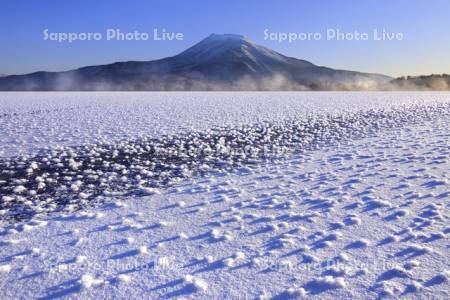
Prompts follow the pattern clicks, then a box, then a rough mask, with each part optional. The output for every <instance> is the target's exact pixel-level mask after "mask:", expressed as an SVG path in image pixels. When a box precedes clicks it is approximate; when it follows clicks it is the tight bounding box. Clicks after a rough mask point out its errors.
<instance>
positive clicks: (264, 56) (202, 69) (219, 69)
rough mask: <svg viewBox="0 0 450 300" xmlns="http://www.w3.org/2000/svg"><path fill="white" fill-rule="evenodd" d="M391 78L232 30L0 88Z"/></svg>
mask: <svg viewBox="0 0 450 300" xmlns="http://www.w3.org/2000/svg"><path fill="white" fill-rule="evenodd" d="M389 80H391V78H390V77H388V76H384V75H378V74H367V73H360V72H353V71H344V70H335V69H331V68H327V67H321V66H317V65H315V64H312V63H310V62H308V61H306V60H301V59H296V58H292V57H287V56H284V55H282V54H280V53H278V52H275V51H273V50H270V49H268V48H265V47H263V46H259V45H256V44H255V43H253V42H252V41H251V40H249V39H248V38H246V37H244V36H241V35H234V34H223V35H218V34H212V35H210V36H209V37H207V38H205V39H204V40H202V41H200V42H199V43H197V44H196V45H194V46H192V47H191V48H189V49H187V50H185V51H184V52H182V53H180V54H178V55H175V56H173V57H167V58H164V59H159V60H154V61H128V62H117V63H113V64H108V65H99V66H89V67H83V68H79V69H76V70H71V71H66V72H36V73H31V74H26V75H12V76H7V77H4V78H0V90H4V91H5V90H27V91H29V90H305V89H314V90H334V89H341V90H353V89H372V88H376V87H377V86H379V85H380V84H384V83H386V82H388V81H389Z"/></svg>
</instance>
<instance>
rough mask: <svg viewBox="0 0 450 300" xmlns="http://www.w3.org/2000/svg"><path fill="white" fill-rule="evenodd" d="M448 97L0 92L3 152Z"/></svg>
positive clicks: (33, 150)
mask: <svg viewBox="0 0 450 300" xmlns="http://www.w3.org/2000/svg"><path fill="white" fill-rule="evenodd" d="M448 99H449V93H439V92H435V93H424V92H398V93H397V92H396V93H394V92H233V93H228V92H189V93H183V92H137V93H118V92H113V93H110V92H98V93H93V92H73V93H71V92H64V93H60V92H34V93H33V92H27V93H20V92H17V93H15V92H0V128H1V130H0V140H1V141H2V142H1V144H0V156H11V155H17V154H22V153H28V154H30V153H36V152H37V151H39V150H41V149H43V148H52V147H56V146H61V145H80V144H86V143H87V144H89V143H98V142H101V141H106V142H109V141H119V140H128V139H134V138H137V137H142V136H151V137H155V136H161V135H163V134H173V133H180V132H183V131H191V130H194V129H200V130H204V129H207V128H211V127H218V126H231V127H236V126H238V125H240V124H250V123H256V122H261V121H279V120H283V119H288V118H302V117H304V116H307V115H311V114H314V115H317V114H339V113H342V112H355V111H358V110H369V109H379V108H386V107H387V108H389V107H396V106H401V105H405V104H408V105H411V104H414V103H415V104H421V103H430V102H435V101H448Z"/></svg>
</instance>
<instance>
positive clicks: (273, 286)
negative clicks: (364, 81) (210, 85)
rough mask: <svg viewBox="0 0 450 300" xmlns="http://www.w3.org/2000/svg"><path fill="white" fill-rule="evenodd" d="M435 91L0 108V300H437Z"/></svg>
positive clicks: (440, 223) (444, 198)
mask: <svg viewBox="0 0 450 300" xmlns="http://www.w3.org/2000/svg"><path fill="white" fill-rule="evenodd" d="M449 128H450V93H422V92H417V93H381V92H376V93H372V92H370V93H366V92H361V93H360V92H349V93H344V92H325V93H322V92H320V93H316V92H310V93H307V92H305V93H263V92H262V93H212V92H211V93H0V139H1V141H2V143H1V144H0V153H1V155H0V172H1V174H0V196H1V197H0V298H1V299H17V298H21V299H24V298H26V299H28V298H39V299H55V298H64V297H67V298H72V299H76V298H83V299H87V298H89V299H98V298H119V299H142V298H148V299H174V298H175V299H176V298H195V299H197V298H200V299H297V298H312V299H352V298H355V299H363V298H364V299H379V298H385V297H386V298H391V299H397V298H406V299H411V298H413V299H448V298H449V297H450V285H449V280H450V265H449V261H450V254H449V253H450V251H449V238H448V236H449V234H450V223H449V217H450V215H449V206H450V189H449V186H450V185H449V183H450V178H449V176H450V172H449V170H450V161H449V157H450V144H449V141H450V130H449Z"/></svg>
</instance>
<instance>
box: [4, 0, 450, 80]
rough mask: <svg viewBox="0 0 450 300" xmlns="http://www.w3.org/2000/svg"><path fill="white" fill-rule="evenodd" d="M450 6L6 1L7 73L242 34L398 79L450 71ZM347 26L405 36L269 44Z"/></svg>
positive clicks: (141, 55) (433, 0)
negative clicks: (123, 34) (54, 36)
mask: <svg viewBox="0 0 450 300" xmlns="http://www.w3.org/2000/svg"><path fill="white" fill-rule="evenodd" d="M449 15H450V1H448V0H430V1H422V0H410V1H402V0H397V1H395V0H390V1H387V0H378V1H370V0H368V1H356V0H347V1H345V0H344V1H331V0H316V1H300V0H297V1H294V0H292V1H291V0H289V1H288V0H284V1H283V0H280V1H269V0H247V1H234V0H229V1H216V0H209V1H202V0H198V1H183V0H165V1H162V0H161V1H159V0H158V1H157V0H153V1H152V0H147V1H145V0H142V1H118V0H99V1H85V0H78V1H61V0H59V1H57V0H40V1H25V0H2V2H1V4H0V25H1V26H0V47H1V49H2V50H1V55H0V73H5V74H22V73H29V72H33V71H38V70H49V71H60V70H68V69H72V68H77V67H81V66H86V65H95V64H105V63H111V62H115V61H126V60H152V59H157V58H162V57H166V56H171V55H175V54H177V53H179V52H181V51H182V50H184V49H186V48H187V47H189V46H191V45H193V44H195V43H196V42H198V41H199V40H201V39H202V38H204V37H206V36H208V35H209V34H211V33H238V34H243V35H246V36H248V37H249V38H250V39H252V40H253V41H255V42H256V43H259V44H262V45H264V46H267V47H269V48H272V49H274V50H276V51H279V52H281V53H283V54H285V55H289V56H294V57H297V58H302V59H306V60H309V61H311V62H313V63H316V64H319V65H325V66H329V67H333V68H341V69H349V70H358V71H365V72H376V73H383V74H387V75H391V76H398V75H403V74H410V75H418V74H430V73H445V72H446V73H450V17H449ZM46 28H48V29H49V30H50V31H51V32H102V33H104V32H105V30H106V29H107V28H119V29H121V30H122V31H133V30H138V31H142V32H148V31H152V30H153V28H160V29H161V28H165V29H167V30H169V31H174V32H183V33H184V40H183V41H176V42H175V41H84V42H74V43H70V44H69V43H57V42H51V41H44V40H43V30H44V29H46ZM327 28H339V29H341V30H343V31H346V32H353V31H355V30H357V31H359V32H369V33H372V30H373V29H374V28H378V29H383V28H385V29H386V30H389V31H392V32H401V33H403V40H402V41H372V40H370V41H327V40H326V39H324V38H323V39H322V40H320V41H297V42H292V43H288V42H284V43H279V42H277V41H268V40H264V34H263V32H264V30H265V29H268V30H269V31H270V32H321V33H324V32H325V31H326V29H327Z"/></svg>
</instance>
